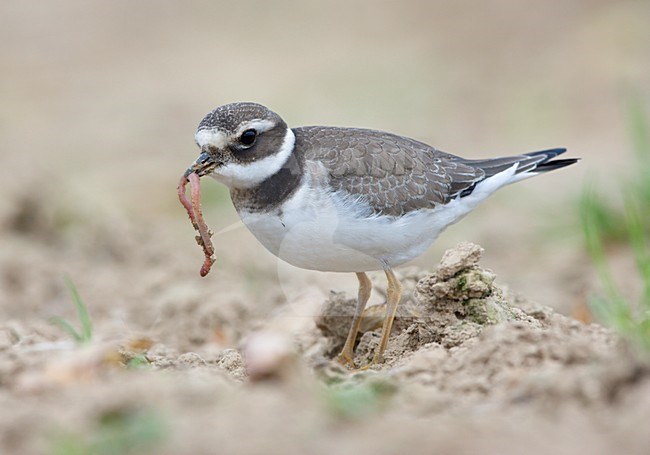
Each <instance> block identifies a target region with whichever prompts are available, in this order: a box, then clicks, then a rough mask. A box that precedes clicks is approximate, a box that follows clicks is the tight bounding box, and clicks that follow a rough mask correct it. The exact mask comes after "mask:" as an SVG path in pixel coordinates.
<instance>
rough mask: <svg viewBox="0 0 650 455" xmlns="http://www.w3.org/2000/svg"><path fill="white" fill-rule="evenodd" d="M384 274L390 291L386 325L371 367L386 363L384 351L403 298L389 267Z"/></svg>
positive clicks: (387, 297) (387, 301)
mask: <svg viewBox="0 0 650 455" xmlns="http://www.w3.org/2000/svg"><path fill="white" fill-rule="evenodd" d="M384 272H385V273H386V278H387V279H388V289H387V292H386V317H385V318H384V324H383V327H382V329H381V339H380V341H379V346H377V350H376V351H375V355H374V357H373V358H372V362H370V365H376V364H378V363H382V362H383V361H384V351H385V350H386V346H387V345H388V337H390V331H391V329H392V328H393V320H394V319H395V313H396V312H397V305H398V304H399V301H400V298H401V296H402V285H401V284H400V282H399V281H398V280H397V278H396V277H395V274H394V273H393V271H392V270H391V268H390V267H389V266H388V265H386V266H384Z"/></svg>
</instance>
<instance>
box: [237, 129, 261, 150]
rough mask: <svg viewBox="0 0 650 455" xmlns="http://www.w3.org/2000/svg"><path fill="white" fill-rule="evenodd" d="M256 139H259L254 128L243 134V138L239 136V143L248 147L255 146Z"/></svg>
mask: <svg viewBox="0 0 650 455" xmlns="http://www.w3.org/2000/svg"><path fill="white" fill-rule="evenodd" d="M255 139H257V131H256V130H254V129H253V128H250V129H247V130H246V131H244V132H243V133H241V136H239V142H240V143H241V144H242V145H244V146H246V147H250V146H251V145H253V144H254V143H255Z"/></svg>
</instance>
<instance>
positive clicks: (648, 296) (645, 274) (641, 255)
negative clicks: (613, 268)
mask: <svg viewBox="0 0 650 455" xmlns="http://www.w3.org/2000/svg"><path fill="white" fill-rule="evenodd" d="M625 209H626V210H625V213H626V219H627V226H628V232H629V238H630V245H631V247H632V251H633V253H634V258H635V260H636V266H637V270H638V271H639V275H640V278H641V282H642V283H643V294H642V296H641V305H640V309H641V311H644V312H645V311H650V248H649V247H648V242H647V239H646V234H645V233H646V232H647V230H648V227H647V226H644V224H643V222H642V220H641V216H640V213H641V210H640V209H639V206H638V204H637V203H636V202H635V200H634V198H633V197H632V195H628V196H627V197H626V201H625Z"/></svg>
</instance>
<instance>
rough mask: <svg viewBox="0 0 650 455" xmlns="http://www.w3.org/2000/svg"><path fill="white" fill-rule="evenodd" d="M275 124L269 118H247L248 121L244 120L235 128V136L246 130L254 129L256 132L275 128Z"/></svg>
mask: <svg viewBox="0 0 650 455" xmlns="http://www.w3.org/2000/svg"><path fill="white" fill-rule="evenodd" d="M276 126H277V123H275V122H273V121H271V120H265V119H254V120H249V121H248V122H244V123H242V124H241V125H240V126H239V128H238V129H237V136H239V135H240V134H241V133H243V132H244V131H246V130H250V129H254V130H256V131H257V132H258V133H263V132H265V131H268V130H270V129H273V128H275V127H276Z"/></svg>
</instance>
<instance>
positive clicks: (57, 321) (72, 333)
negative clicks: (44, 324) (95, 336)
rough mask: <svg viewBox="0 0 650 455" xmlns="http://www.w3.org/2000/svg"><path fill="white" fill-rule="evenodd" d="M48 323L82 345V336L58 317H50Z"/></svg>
mask: <svg viewBox="0 0 650 455" xmlns="http://www.w3.org/2000/svg"><path fill="white" fill-rule="evenodd" d="M50 322H51V323H52V324H54V325H57V326H59V328H61V329H62V330H63V331H64V332H66V333H67V334H68V335H70V337H71V338H72V339H73V340H75V341H76V342H77V343H82V342H83V336H82V335H81V334H80V333H79V332H77V330H76V329H75V328H74V327H72V325H71V324H70V323H69V322H68V321H66V320H65V319H63V318H62V317H59V316H52V317H51V318H50Z"/></svg>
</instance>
